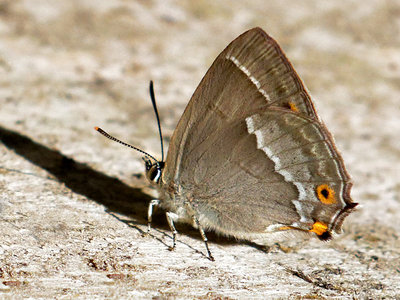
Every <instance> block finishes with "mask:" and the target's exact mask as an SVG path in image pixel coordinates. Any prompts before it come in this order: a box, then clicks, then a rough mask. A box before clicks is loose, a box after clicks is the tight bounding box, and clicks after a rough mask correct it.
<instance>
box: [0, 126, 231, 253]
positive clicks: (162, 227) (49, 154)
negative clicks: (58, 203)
mask: <svg viewBox="0 0 400 300" xmlns="http://www.w3.org/2000/svg"><path fill="white" fill-rule="evenodd" d="M0 141H1V142H2V143H3V144H4V145H5V146H6V147H7V148H8V149H10V150H12V151H14V152H15V153H16V154H18V155H20V156H22V157H24V158H25V159H26V160H28V161H30V162H31V163H32V164H34V165H36V166H38V167H40V168H42V169H44V170H46V171H47V172H48V173H50V174H51V175H52V176H54V178H55V180H57V181H59V182H61V183H63V184H65V186H66V187H67V188H69V189H70V190H71V191H72V192H74V193H77V194H80V195H82V196H84V197H86V198H88V199H90V200H93V201H95V202H97V203H98V204H101V205H103V206H104V207H105V210H106V212H107V213H109V214H111V215H113V216H114V217H116V218H117V219H118V220H119V221H121V222H124V223H125V224H127V225H128V226H130V227H132V228H135V229H136V230H138V231H139V232H140V233H141V234H142V235H146V234H147V232H144V231H143V230H142V229H140V227H139V226H137V225H147V208H148V203H149V201H150V200H151V199H152V198H151V197H150V196H149V195H148V194H146V193H144V192H143V191H142V190H141V189H140V188H135V187H131V186H129V185H127V184H126V183H124V182H122V181H121V180H119V179H117V178H114V177H111V176H108V175H105V174H103V173H101V172H99V171H96V170H94V169H93V168H91V167H90V166H88V165H86V164H84V163H80V162H77V161H76V160H74V159H72V158H70V157H68V156H66V155H64V154H62V153H61V152H60V151H57V150H54V149H50V148H48V147H46V146H44V145H42V144H40V143H38V142H36V141H34V140H32V139H31V138H29V137H27V136H25V135H23V134H21V133H18V132H15V131H12V130H10V129H7V128H4V127H1V126H0ZM50 178H51V177H50ZM121 215H122V217H121ZM177 229H178V232H179V234H186V235H188V236H190V237H192V238H196V239H199V240H201V236H200V234H199V232H198V231H197V230H195V229H193V228H192V227H191V226H187V225H184V224H179V225H178V226H177ZM152 230H156V231H158V232H162V234H163V235H164V236H166V237H169V238H171V237H172V235H170V234H167V233H166V232H169V227H168V224H167V222H166V219H165V216H163V212H162V211H161V210H157V211H156V212H155V214H154V215H153V223H152ZM150 234H151V232H150ZM151 235H153V234H151ZM207 237H208V238H209V240H210V241H212V242H217V243H218V244H235V243H236V241H235V240H233V239H229V238H225V237H221V236H218V235H216V234H214V233H207ZM157 240H159V241H160V242H161V243H163V244H165V245H166V246H167V247H169V246H170V245H169V243H168V242H169V239H166V241H165V242H164V241H162V240H161V239H159V238H157ZM178 243H181V242H180V241H179V238H178ZM185 245H186V246H188V247H190V248H192V247H191V246H190V245H188V244H186V243H185ZM192 249H193V248H192ZM194 250H195V251H198V250H196V249H194Z"/></svg>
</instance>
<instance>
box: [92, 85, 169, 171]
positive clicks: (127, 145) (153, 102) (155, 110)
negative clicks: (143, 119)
mask: <svg viewBox="0 0 400 300" xmlns="http://www.w3.org/2000/svg"><path fill="white" fill-rule="evenodd" d="M150 98H151V103H152V104H153V109H154V113H155V115H156V119H157V126H158V133H159V135H160V142H161V161H159V160H157V159H156V158H155V157H154V156H152V155H150V154H149V153H147V152H145V151H143V150H142V149H139V148H137V147H135V146H132V145H130V144H128V143H125V142H123V141H121V140H119V139H117V138H116V137H114V136H112V135H111V134H109V133H107V132H106V131H104V130H103V129H101V128H100V127H97V126H96V127H95V128H94V129H95V130H96V131H98V132H99V133H101V134H102V135H104V136H105V137H106V138H108V139H110V140H112V141H114V142H117V143H120V144H121V145H124V146H126V147H129V148H131V149H134V150H136V151H138V152H140V153H142V154H143V155H145V156H146V157H147V158H148V159H150V160H153V161H154V162H156V163H157V165H160V167H161V165H162V163H163V162H164V144H163V137H162V132H161V124H160V117H159V115H158V110H157V105H156V99H155V97H154V87H153V81H152V80H151V81H150ZM160 163H161V164H160Z"/></svg>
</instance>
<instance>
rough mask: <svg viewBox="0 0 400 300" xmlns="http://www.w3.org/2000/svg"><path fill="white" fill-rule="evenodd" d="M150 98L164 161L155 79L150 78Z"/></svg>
mask: <svg viewBox="0 0 400 300" xmlns="http://www.w3.org/2000/svg"><path fill="white" fill-rule="evenodd" d="M150 98H151V103H153V109H154V113H155V114H156V118H157V125H158V133H159V135H160V142H161V161H164V143H163V136H162V132H161V124H160V117H159V116H158V110H157V105H156V97H154V87H153V80H150Z"/></svg>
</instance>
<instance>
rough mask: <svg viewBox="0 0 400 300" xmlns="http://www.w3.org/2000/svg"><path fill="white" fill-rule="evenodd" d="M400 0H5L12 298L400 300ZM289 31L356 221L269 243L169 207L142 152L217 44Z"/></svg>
mask: <svg viewBox="0 0 400 300" xmlns="http://www.w3.org/2000/svg"><path fill="white" fill-rule="evenodd" d="M399 14H400V3H399V1H390V0H388V1H378V0H366V1H363V2H362V3H361V2H359V1H336V2H333V1H332V2H329V3H328V2H327V1H317V0H307V1H301V2H295V1H281V0H280V1H261V0H260V1H256V0H252V1H246V4H244V2H242V1H211V0H200V1H179V0H176V1H173V0H159V1H156V0H154V1H145V0H141V1H123V0H120V1H118V0H107V1H99V0H97V1H95V0H85V1H77V0H76V1H75V0H74V1H53V0H30V1H27V0H26V1H22V0H1V1H0V140H1V143H0V157H1V163H0V187H1V198H0V201H1V202H0V228H1V236H0V297H1V298H5V299H9V298H21V297H28V296H30V297H33V298H63V297H67V298H72V297H75V298H93V297H96V298H121V297H130V298H151V297H160V298H169V297H170V298H194V299H202V298H204V299H205V298H228V299H230V298H242V299H243V298H249V297H254V298H284V299H286V298H291V299H300V298H307V299H309V298H312V299H314V298H317V299H323V298H352V297H354V298H371V299H372V298H374V299H376V298H382V297H387V298H395V297H397V294H398V290H399V285H400V284H399V282H400V260H399V253H400V240H399V233H398V232H397V230H399V228H400V181H399V179H400V164H399V163H400V135H399V132H400V121H399V120H400V101H399V97H400V80H399V78H400V54H399V53H400V22H399ZM254 26H260V27H262V28H263V29H264V30H266V31H267V32H268V33H270V34H271V35H272V36H274V37H275V38H276V39H277V40H278V42H279V43H280V44H281V46H282V47H283V49H284V50H285V52H286V54H287V55H288V57H289V58H290V59H291V61H292V62H293V64H294V65H295V67H296V69H297V71H298V72H299V74H300V75H301V76H302V78H303V80H304V81H305V82H306V84H307V86H308V88H309V89H310V91H311V93H312V95H313V96H314V98H315V99H316V104H317V108H318V111H319V112H320V115H321V117H322V119H323V120H324V121H325V123H326V124H327V126H328V128H330V130H331V131H332V132H333V133H334V135H335V138H336V141H337V146H338V148H339V149H340V150H341V152H342V154H343V157H344V159H345V161H346V163H347V166H348V169H349V172H350V173H351V174H352V176H353V180H354V188H353V193H352V195H353V198H354V199H355V201H357V202H359V203H360V209H359V210H358V211H357V212H356V213H354V214H352V215H351V216H350V217H349V218H348V219H347V220H346V222H345V225H344V230H345V233H344V234H343V235H341V236H340V237H339V238H337V239H335V240H333V241H332V242H329V243H322V242H319V241H318V240H316V239H312V240H310V241H308V242H302V243H299V244H298V245H296V246H291V247H286V248H285V247H278V246H274V247H272V248H265V249H263V248H261V247H257V246H256V245H253V244H251V243H245V242H237V241H233V240H229V239H226V238H221V237H218V236H215V235H214V234H212V233H210V234H209V237H210V240H211V243H210V247H211V250H212V252H213V255H214V256H215V258H216V261H215V262H210V261H209V260H208V259H207V258H206V257H205V256H204V245H203V243H202V241H201V239H200V237H199V234H198V232H197V231H196V230H193V229H191V228H189V227H187V226H182V225H180V226H178V231H179V232H180V235H179V236H178V243H177V248H176V250H175V251H174V252H170V251H168V246H169V245H170V244H171V239H170V237H171V233H170V231H169V229H168V226H167V224H166V222H165V218H164V216H163V215H162V214H161V213H159V214H157V215H156V216H155V219H156V220H155V224H154V227H155V228H154V229H153V230H152V231H151V233H150V235H147V236H146V235H144V232H145V231H146V209H147V203H148V201H149V200H150V199H152V198H151V196H150V195H149V192H151V191H149V189H148V188H147V187H146V186H147V184H146V182H145V180H144V179H143V177H140V176H139V175H137V174H140V173H142V171H143V165H142V161H141V159H140V155H138V154H137V153H135V152H132V151H130V150H129V149H127V148H123V147H121V146H120V145H118V144H116V143H112V142H110V141H108V140H106V139H105V138H103V137H101V136H100V135H98V134H97V133H96V132H95V131H94V130H93V126H96V125H97V126H101V127H103V128H104V129H107V131H109V132H110V133H112V134H114V135H115V136H117V137H119V138H121V139H123V140H125V141H127V142H129V143H131V144H133V145H136V146H139V147H141V148H143V149H145V150H147V151H149V152H150V153H153V154H154V155H158V154H159V141H158V136H157V128H156V123H155V119H154V115H153V111H152V107H151V104H150V100H149V96H148V82H149V80H150V79H153V80H154V81H155V88H156V96H157V99H158V105H159V110H160V114H161V118H162V124H163V130H164V134H165V137H166V140H167V142H168V138H169V137H170V136H171V135H172V132H173V130H174V127H175V125H176V123H177V121H178V119H179V117H180V115H181V114H182V112H183V110H184V107H185V105H186V104H187V102H188V100H189V99H190V96H191V93H192V92H193V91H194V89H195V88H196V86H197V84H198V82H199V81H200V79H201V77H202V76H203V75H204V74H205V72H206V70H207V68H208V67H209V65H210V64H211V62H212V61H213V59H214V58H215V57H216V56H217V55H218V53H219V52H220V51H221V50H222V49H223V48H224V47H225V46H226V45H227V44H228V43H229V42H230V41H231V40H232V39H233V38H235V37H236V36H237V35H239V34H240V33H242V32H243V31H245V30H247V29H249V28H251V27H254Z"/></svg>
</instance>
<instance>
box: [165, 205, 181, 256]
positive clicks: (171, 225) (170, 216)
mask: <svg viewBox="0 0 400 300" xmlns="http://www.w3.org/2000/svg"><path fill="white" fill-rule="evenodd" d="M165 215H166V216H167V221H168V225H169V228H170V229H171V231H172V247H171V248H170V250H174V249H175V246H176V234H177V233H178V231H176V228H175V224H174V220H176V219H177V217H178V215H177V214H174V213H173V212H170V211H169V212H167V213H166V214H165Z"/></svg>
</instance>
